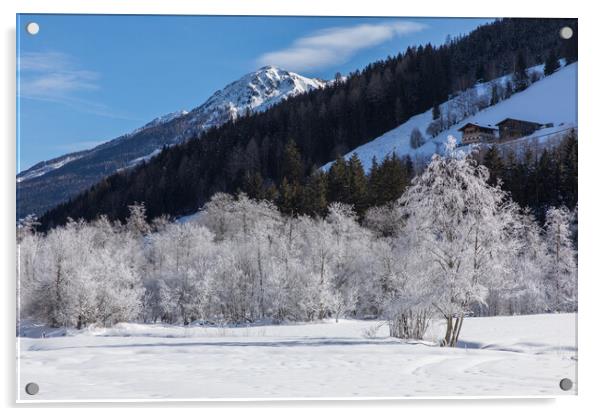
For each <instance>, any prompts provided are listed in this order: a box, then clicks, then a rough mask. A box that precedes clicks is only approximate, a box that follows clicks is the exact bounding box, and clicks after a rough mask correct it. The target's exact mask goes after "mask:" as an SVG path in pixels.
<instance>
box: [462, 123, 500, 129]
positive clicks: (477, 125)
mask: <svg viewBox="0 0 602 416" xmlns="http://www.w3.org/2000/svg"><path fill="white" fill-rule="evenodd" d="M470 126H475V127H478V128H480V129H481V130H489V131H496V130H497V128H495V127H493V126H492V125H491V124H487V125H483V124H478V123H466V124H465V125H463V126H462V127H460V128H459V129H458V131H464V130H465V129H466V128H467V127H470Z"/></svg>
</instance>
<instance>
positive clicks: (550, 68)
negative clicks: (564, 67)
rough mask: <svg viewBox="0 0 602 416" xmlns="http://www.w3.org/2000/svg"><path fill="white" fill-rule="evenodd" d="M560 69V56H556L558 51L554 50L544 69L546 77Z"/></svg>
mask: <svg viewBox="0 0 602 416" xmlns="http://www.w3.org/2000/svg"><path fill="white" fill-rule="evenodd" d="M558 68H560V63H559V62H558V56H557V55H556V51H555V50H554V49H552V50H551V51H550V53H549V54H548V57H547V58H546V62H545V65H544V67H543V73H544V75H546V76H547V75H552V74H553V73H554V72H556V71H557V70H558Z"/></svg>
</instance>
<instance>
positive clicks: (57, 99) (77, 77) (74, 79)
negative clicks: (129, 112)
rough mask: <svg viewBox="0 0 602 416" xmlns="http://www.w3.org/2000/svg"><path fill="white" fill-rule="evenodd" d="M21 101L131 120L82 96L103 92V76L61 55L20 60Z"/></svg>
mask: <svg viewBox="0 0 602 416" xmlns="http://www.w3.org/2000/svg"><path fill="white" fill-rule="evenodd" d="M18 71H19V84H18V90H17V93H18V94H19V97H21V98H28V99H32V100H38V101H46V102H53V103H59V104H64V105H67V106H69V107H71V108H73V109H75V110H78V111H83V112H86V113H91V114H96V115H100V116H105V117H112V118H122V119H129V118H130V117H127V116H124V115H122V114H118V113H116V112H115V111H113V110H112V109H110V108H109V107H108V106H106V105H104V104H102V103H98V102H95V101H92V100H89V99H84V98H81V97H80V94H81V93H84V92H89V91H94V90H99V89H100V85H99V80H100V74H99V73H98V72H95V71H90V70H87V69H84V68H81V66H80V65H79V64H78V63H77V62H76V61H75V59H73V58H72V57H71V56H69V55H67V54H64V53H61V52H25V53H22V54H21V56H19V58H18Z"/></svg>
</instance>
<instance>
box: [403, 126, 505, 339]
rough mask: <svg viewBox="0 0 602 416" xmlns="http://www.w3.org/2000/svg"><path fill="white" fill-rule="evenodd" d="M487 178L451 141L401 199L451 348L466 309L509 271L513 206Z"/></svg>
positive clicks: (406, 228) (412, 244) (413, 250)
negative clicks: (443, 321) (510, 227)
mask: <svg viewBox="0 0 602 416" xmlns="http://www.w3.org/2000/svg"><path fill="white" fill-rule="evenodd" d="M488 175H489V174H488V171H487V169H486V168H485V167H484V166H479V165H477V164H476V162H475V161H474V160H473V159H472V158H470V157H468V156H467V155H466V154H465V153H464V152H461V151H458V150H456V148H455V139H453V138H452V137H450V139H449V141H448V144H447V154H446V155H445V156H439V155H434V156H433V159H432V161H431V163H430V164H429V165H428V167H427V168H426V170H425V171H424V172H423V174H422V175H420V176H418V177H417V178H415V180H414V181H413V183H412V186H411V187H410V188H409V189H408V190H407V191H406V193H405V194H404V195H403V196H402V198H401V201H400V202H401V206H402V210H403V213H404V216H405V226H404V233H405V234H406V235H408V236H409V239H410V242H409V247H410V250H411V252H410V254H409V255H410V256H413V257H418V258H419V261H418V263H419V264H422V265H423V267H424V268H425V269H428V275H429V280H430V285H431V287H432V289H433V291H432V293H430V294H429V297H430V299H431V301H432V302H431V303H432V305H433V307H434V308H435V309H436V310H437V311H439V313H440V314H441V315H442V317H443V318H444V319H445V321H446V333H445V337H444V341H443V342H444V344H445V345H450V346H454V345H455V344H456V342H457V340H458V336H459V333H460V330H461V328H462V323H463V320H464V316H465V315H466V314H467V313H469V312H470V307H471V306H472V305H473V304H479V303H481V304H482V303H485V302H486V298H487V293H488V292H487V287H488V286H490V285H491V284H492V282H495V281H500V280H503V279H504V277H505V276H506V274H507V273H508V270H507V268H506V264H507V263H506V261H507V258H508V256H509V255H512V246H513V244H509V239H510V238H511V230H510V229H509V226H508V224H511V223H512V221H513V217H514V215H515V207H514V205H513V204H511V203H508V202H507V199H506V195H505V193H504V192H503V191H501V190H500V189H499V188H498V187H492V186H490V185H488V184H487V179H488Z"/></svg>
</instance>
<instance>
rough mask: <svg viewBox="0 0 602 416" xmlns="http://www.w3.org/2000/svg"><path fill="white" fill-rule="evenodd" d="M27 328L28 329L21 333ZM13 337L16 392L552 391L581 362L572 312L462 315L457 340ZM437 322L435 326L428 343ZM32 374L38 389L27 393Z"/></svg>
mask: <svg viewBox="0 0 602 416" xmlns="http://www.w3.org/2000/svg"><path fill="white" fill-rule="evenodd" d="M27 331H28V332H27ZM27 331H26V332H25V333H23V332H21V337H20V338H19V360H18V365H19V375H20V377H19V386H18V391H19V394H20V399H21V400H24V401H37V400H70V399H88V400H90V399H219V398H310V397H316V398H319V397H341V398H350V397H403V396H456V395H469V396H510V395H516V396H538V395H539V396H541V395H546V396H551V395H572V394H575V393H576V391H577V386H574V387H573V389H572V390H570V391H562V390H561V389H560V388H559V387H558V383H559V381H560V380H561V379H562V378H565V377H567V378H570V379H572V380H573V381H574V382H577V379H576V370H577V346H576V314H548V315H527V316H511V317H510V316H508V317H491V318H467V319H466V320H465V322H464V326H463V334H462V335H461V337H460V343H459V344H460V345H459V347H458V348H441V347H439V346H436V345H433V344H432V343H431V342H428V341H426V342H403V341H401V340H399V339H396V338H391V337H389V336H388V327H387V325H386V323H382V322H380V323H379V322H376V321H353V320H341V321H340V322H339V323H335V322H334V321H326V322H324V323H314V324H299V325H267V326H255V327H244V328H242V327H238V328H234V327H233V328H228V327H198V326H197V327H195V326H189V327H180V326H168V325H140V324H119V325H117V326H116V327H114V328H110V329H88V330H84V331H74V332H69V333H68V334H69V335H68V336H62V335H63V334H64V332H61V331H56V330H54V332H50V331H48V332H46V336H48V338H38V337H39V336H40V335H41V329H40V328H35V327H31V326H30V327H28V328H27ZM442 333H443V328H442V327H441V326H437V325H434V326H433V331H432V332H431V334H430V335H429V337H430V338H431V341H432V340H436V339H437V336H441V334H442ZM30 381H35V382H36V383H38V385H39V386H40V392H39V393H38V394H37V395H36V396H27V395H25V394H23V393H22V392H23V391H24V386H25V384H26V383H28V382H30Z"/></svg>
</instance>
